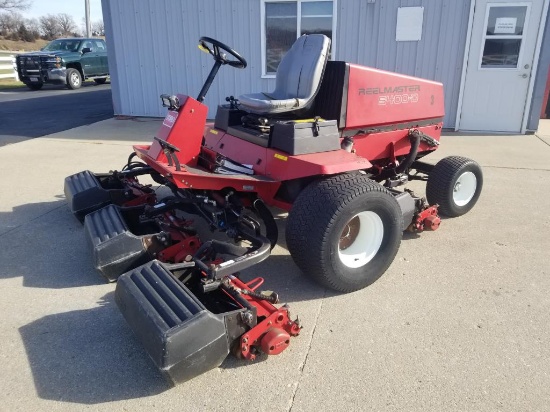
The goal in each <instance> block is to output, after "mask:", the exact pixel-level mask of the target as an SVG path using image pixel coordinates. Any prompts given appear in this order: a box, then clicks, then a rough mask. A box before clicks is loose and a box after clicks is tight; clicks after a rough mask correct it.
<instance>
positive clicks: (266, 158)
mask: <svg viewBox="0 0 550 412" xmlns="http://www.w3.org/2000/svg"><path fill="white" fill-rule="evenodd" d="M211 130H212V129H211V126H210V125H209V126H207V128H206V132H205V144H206V147H208V148H210V149H212V150H215V151H217V152H219V153H223V154H224V155H225V156H227V157H229V158H230V159H233V160H235V161H237V162H239V163H242V164H249V165H252V167H253V169H254V172H255V173H257V174H260V175H264V176H267V177H268V178H270V179H273V180H278V181H285V180H290V179H298V178H300V177H306V176H321V175H333V174H336V173H343V172H347V171H350V170H358V169H368V168H369V167H371V166H372V165H371V163H370V162H369V161H368V160H367V159H365V158H363V157H359V156H357V155H355V154H353V153H348V152H346V151H344V150H335V151H330V152H321V153H311V154H305V155H297V156H291V155H289V154H288V153H285V152H283V151H281V150H277V149H271V148H265V147H262V146H258V145H255V144H253V143H250V142H247V141H245V140H242V139H239V138H238V137H235V136H232V135H230V134H228V133H224V134H223V135H222V137H221V138H219V136H220V135H221V134H222V133H223V132H222V131H221V130H216V129H214V131H215V132H218V133H217V134H212V131H211Z"/></svg>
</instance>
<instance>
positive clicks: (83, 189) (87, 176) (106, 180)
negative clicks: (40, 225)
mask: <svg viewBox="0 0 550 412" xmlns="http://www.w3.org/2000/svg"><path fill="white" fill-rule="evenodd" d="M151 172H152V171H151V169H150V168H149V167H138V168H135V169H133V170H126V171H122V172H117V171H115V172H112V173H92V172H90V171H89V170H84V171H83V172H79V173H76V174H74V175H71V176H67V177H66V178H65V186H64V190H65V197H66V199H67V203H68V204H69V207H70V209H71V212H72V213H73V214H74V215H75V216H76V218H77V219H78V220H80V222H84V217H85V216H86V215H87V214H88V213H91V212H93V211H95V210H98V209H101V208H102V207H104V206H107V205H109V204H115V205H119V206H133V205H139V204H143V203H154V201H155V194H154V191H153V190H152V189H151V188H150V187H148V186H144V185H141V184H139V183H138V182H137V180H136V176H139V175H141V174H150V173H151Z"/></svg>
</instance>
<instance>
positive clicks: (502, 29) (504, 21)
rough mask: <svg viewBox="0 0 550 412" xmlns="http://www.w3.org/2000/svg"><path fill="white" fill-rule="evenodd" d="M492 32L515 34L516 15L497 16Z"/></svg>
mask: <svg viewBox="0 0 550 412" xmlns="http://www.w3.org/2000/svg"><path fill="white" fill-rule="evenodd" d="M496 20H497V21H496V23H495V31H494V34H515V33H516V24H517V22H518V19H517V17H497V19H496Z"/></svg>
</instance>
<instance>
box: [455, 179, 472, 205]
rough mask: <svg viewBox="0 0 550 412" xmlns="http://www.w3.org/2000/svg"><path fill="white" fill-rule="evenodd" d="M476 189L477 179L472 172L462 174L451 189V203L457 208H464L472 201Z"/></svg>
mask: <svg viewBox="0 0 550 412" xmlns="http://www.w3.org/2000/svg"><path fill="white" fill-rule="evenodd" d="M476 189H477V177H476V175H475V174H473V173H472V172H464V173H462V174H461V175H460V176H459V177H458V179H457V181H456V183H455V186H454V188H453V201H454V202H455V204H456V205H457V206H464V205H466V204H468V203H469V202H470V200H472V198H473V197H474V195H475V193H476Z"/></svg>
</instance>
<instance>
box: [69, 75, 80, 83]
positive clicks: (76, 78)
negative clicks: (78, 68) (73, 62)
mask: <svg viewBox="0 0 550 412" xmlns="http://www.w3.org/2000/svg"><path fill="white" fill-rule="evenodd" d="M71 80H72V82H73V84H74V85H75V86H78V85H79V84H80V78H79V77H78V75H77V74H76V73H73V74H72V75H71Z"/></svg>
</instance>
